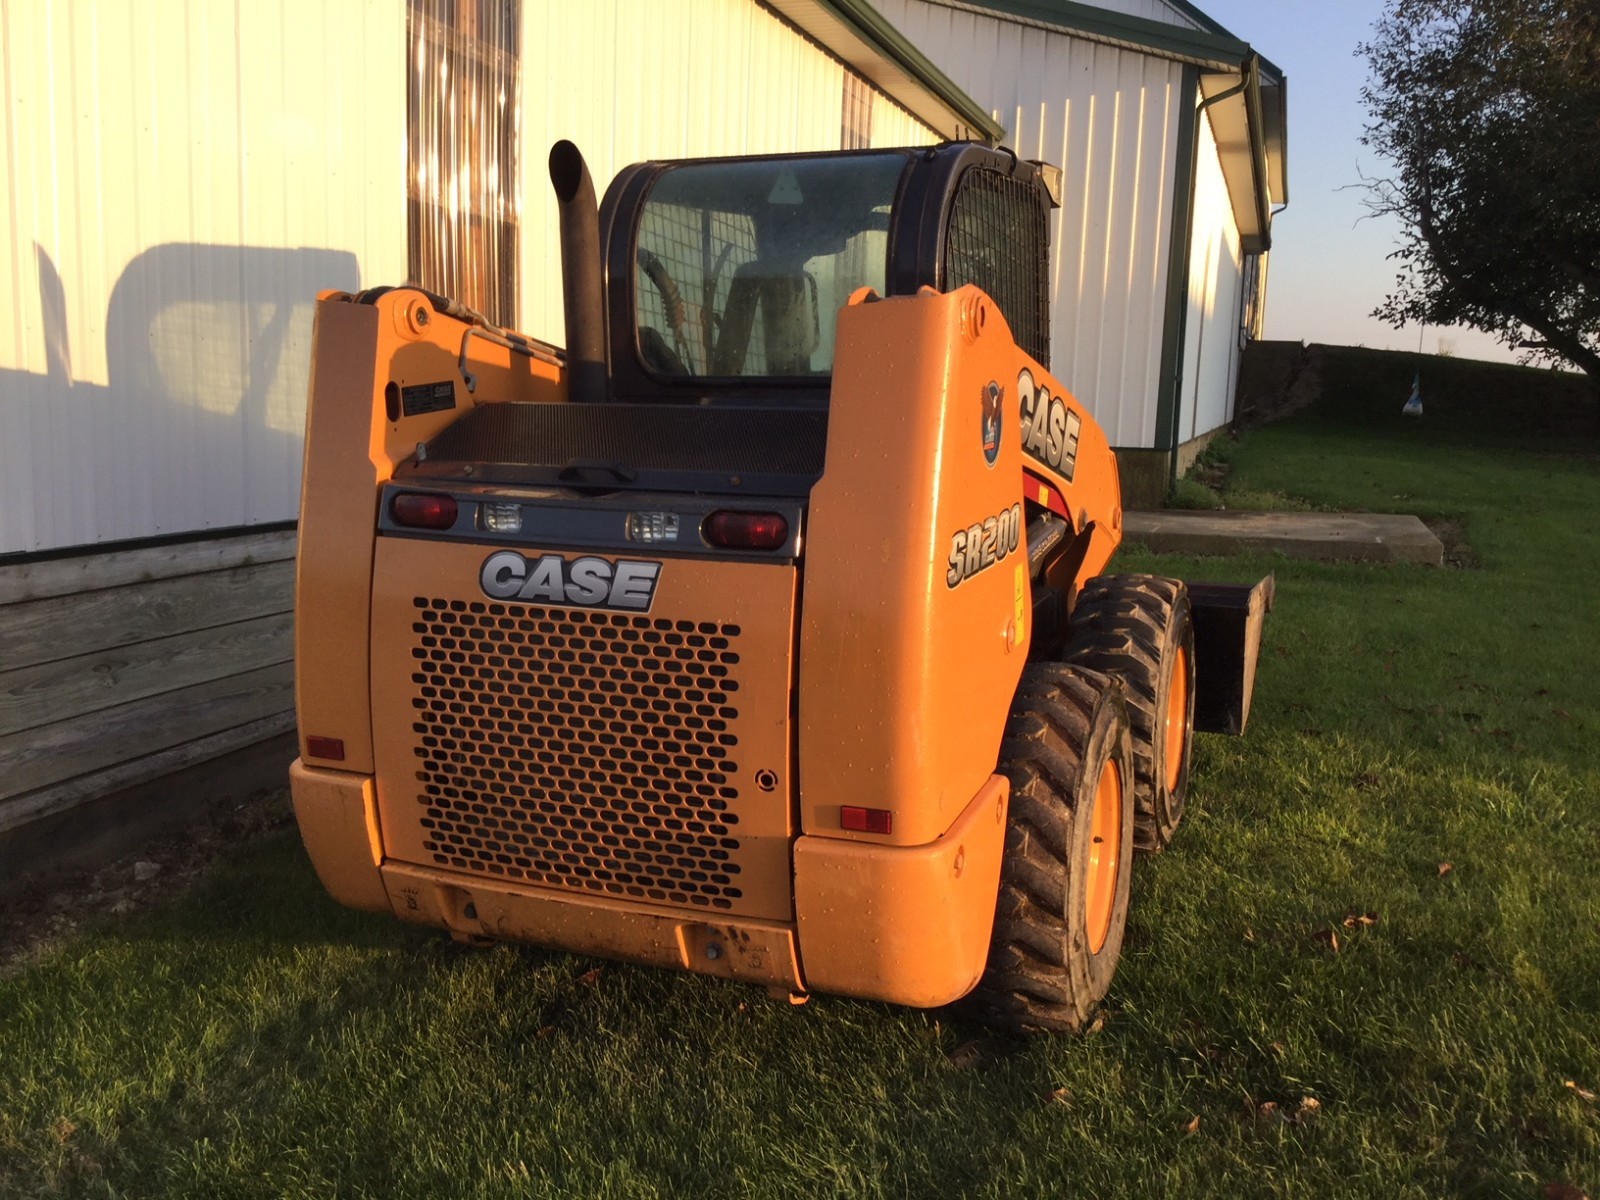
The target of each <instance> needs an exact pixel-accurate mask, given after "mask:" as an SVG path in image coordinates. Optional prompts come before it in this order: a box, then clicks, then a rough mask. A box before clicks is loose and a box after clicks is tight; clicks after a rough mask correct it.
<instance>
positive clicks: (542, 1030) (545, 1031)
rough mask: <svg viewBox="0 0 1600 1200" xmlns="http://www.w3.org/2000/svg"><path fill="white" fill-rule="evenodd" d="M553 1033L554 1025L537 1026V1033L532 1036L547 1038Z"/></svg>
mask: <svg viewBox="0 0 1600 1200" xmlns="http://www.w3.org/2000/svg"><path fill="white" fill-rule="evenodd" d="M555 1031H556V1027H555V1026H554V1025H541V1026H539V1032H538V1033H536V1034H534V1035H533V1036H534V1037H536V1038H547V1037H550V1036H552V1035H553V1034H554V1033H555Z"/></svg>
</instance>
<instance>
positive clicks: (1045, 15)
mask: <svg viewBox="0 0 1600 1200" xmlns="http://www.w3.org/2000/svg"><path fill="white" fill-rule="evenodd" d="M932 2H933V3H935V4H937V3H940V2H941V0H932ZM960 7H962V8H969V9H987V10H988V11H990V12H996V13H1005V14H1008V15H1010V16H1013V17H1021V18H1022V19H1024V20H1027V21H1036V22H1038V23H1039V24H1041V25H1048V26H1051V27H1052V28H1055V29H1060V30H1063V31H1064V32H1067V33H1072V34H1076V35H1078V36H1080V37H1085V38H1088V39H1090V40H1093V41H1101V42H1107V43H1109V44H1111V45H1113V46H1122V47H1125V48H1127V49H1130V50H1142V51H1145V52H1147V53H1153V54H1156V55H1158V56H1160V57H1162V58H1171V59H1176V60H1177V61H1179V62H1185V63H1193V64H1195V65H1196V66H1201V67H1208V68H1210V69H1212V70H1215V71H1237V70H1238V69H1239V64H1240V63H1241V62H1243V61H1244V60H1245V58H1246V56H1247V55H1249V53H1250V47H1249V45H1247V44H1246V43H1245V42H1242V41H1240V40H1239V39H1238V38H1236V37H1233V36H1232V35H1230V34H1216V33H1210V32H1206V31H1203V30H1198V29H1185V28H1184V27H1183V26H1181V25H1169V24H1168V23H1167V22H1165V21H1151V20H1149V19H1147V18H1145V17H1133V16H1128V15H1127V14H1126V13H1116V12H1108V11H1107V10H1105V9H1103V8H1094V7H1091V6H1090V5H1087V4H1079V3H1076V0H962V3H961V4H960ZM1218 28H1220V26H1218Z"/></svg>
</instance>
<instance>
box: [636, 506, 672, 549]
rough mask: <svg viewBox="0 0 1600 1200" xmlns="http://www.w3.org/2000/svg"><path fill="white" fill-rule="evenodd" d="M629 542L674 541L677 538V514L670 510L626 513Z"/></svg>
mask: <svg viewBox="0 0 1600 1200" xmlns="http://www.w3.org/2000/svg"><path fill="white" fill-rule="evenodd" d="M628 540H629V541H630V542H675V541H677V540H678V514H677V513H672V512H632V513H629V514H628Z"/></svg>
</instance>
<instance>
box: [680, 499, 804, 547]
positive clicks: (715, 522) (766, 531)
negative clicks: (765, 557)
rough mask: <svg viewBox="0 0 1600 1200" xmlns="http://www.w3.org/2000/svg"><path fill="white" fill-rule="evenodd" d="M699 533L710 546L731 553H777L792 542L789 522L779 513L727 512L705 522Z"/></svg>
mask: <svg viewBox="0 0 1600 1200" xmlns="http://www.w3.org/2000/svg"><path fill="white" fill-rule="evenodd" d="M700 533H701V534H702V535H703V536H704V537H705V539H706V541H707V542H709V543H710V544H711V545H713V546H724V547H727V548H728V549H730V550H776V549H777V548H778V547H779V546H781V545H783V544H784V543H785V542H787V541H788V540H789V522H788V521H785V520H784V519H783V518H782V517H781V516H779V515H778V514H777V513H758V512H735V511H733V510H731V509H724V510H723V511H721V512H714V513H712V514H711V515H710V516H709V517H707V518H706V519H705V520H704V521H702V522H701V523H700Z"/></svg>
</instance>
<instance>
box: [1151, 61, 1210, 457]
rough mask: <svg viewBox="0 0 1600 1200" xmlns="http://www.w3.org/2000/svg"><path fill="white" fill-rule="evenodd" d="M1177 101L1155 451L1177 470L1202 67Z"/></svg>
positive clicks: (1187, 73) (1187, 74)
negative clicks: (1169, 459) (1175, 142)
mask: <svg viewBox="0 0 1600 1200" xmlns="http://www.w3.org/2000/svg"><path fill="white" fill-rule="evenodd" d="M1180 87H1181V91H1180V92H1179V102H1178V144H1177V169H1176V170H1175V171H1174V172H1173V179H1172V241H1171V244H1170V247H1169V249H1168V250H1167V303H1166V310H1165V313H1164V314H1163V316H1162V321H1161V368H1160V369H1161V375H1160V377H1159V381H1158V383H1157V390H1156V449H1157V450H1165V451H1166V452H1167V453H1168V454H1169V455H1171V456H1172V457H1171V461H1170V463H1169V464H1168V470H1169V472H1171V471H1175V470H1176V469H1177V463H1178V456H1177V449H1178V416H1179V412H1180V411H1181V409H1182V407H1183V396H1182V391H1183V340H1184V336H1185V334H1186V332H1187V331H1186V328H1185V326H1186V325H1187V324H1188V317H1189V258H1190V255H1191V251H1192V249H1193V247H1192V244H1191V242H1192V237H1193V232H1194V231H1193V221H1192V220H1191V219H1190V217H1191V214H1192V213H1193V212H1194V182H1195V174H1196V160H1197V159H1198V158H1199V155H1200V110H1199V108H1197V107H1196V97H1197V95H1198V94H1199V91H1200V69H1199V68H1198V67H1195V66H1192V65H1191V66H1186V67H1184V69H1183V82H1182V84H1181V85H1180Z"/></svg>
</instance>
